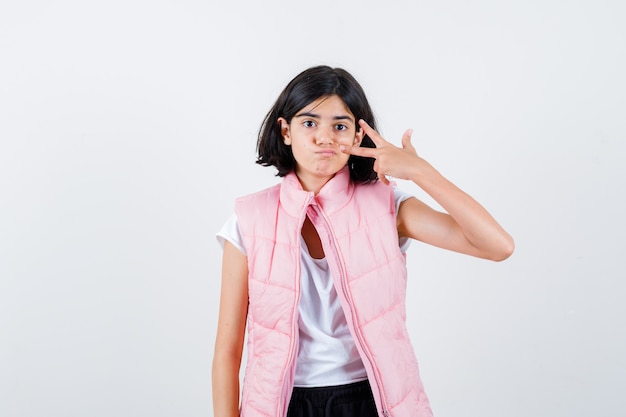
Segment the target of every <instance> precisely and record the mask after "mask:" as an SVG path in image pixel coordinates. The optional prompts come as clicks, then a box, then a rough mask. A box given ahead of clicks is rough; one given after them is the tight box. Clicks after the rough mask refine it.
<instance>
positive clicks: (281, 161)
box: [256, 65, 378, 183]
mask: <svg viewBox="0 0 626 417" xmlns="http://www.w3.org/2000/svg"><path fill="white" fill-rule="evenodd" d="M333 95H336V96H338V97H339V98H341V99H342V100H343V102H344V103H345V105H346V107H347V108H348V110H350V112H351V113H352V115H354V117H355V122H358V121H359V120H360V119H363V120H365V121H366V122H367V123H368V124H369V125H370V126H371V127H372V129H376V121H375V119H374V113H373V112H372V109H371V107H370V105H369V103H368V101H367V98H366V97H365V92H364V91H363V88H362V87H361V85H360V84H359V83H358V82H357V81H356V80H355V79H354V77H353V76H352V75H350V74H349V73H348V72H347V71H346V70H344V69H341V68H331V67H328V66H325V65H322V66H316V67H311V68H309V69H307V70H304V71H303V72H301V73H300V74H299V75H297V76H296V77H295V78H294V79H293V80H291V81H290V82H289V84H287V87H285V89H284V90H283V91H282V93H280V96H278V99H277V100H276V103H274V105H273V106H272V108H271V110H270V111H269V113H267V116H265V120H264V121H263V124H262V125H261V129H260V130H259V139H258V142H257V154H258V157H257V160H256V163H257V164H260V165H263V166H272V165H273V166H275V167H276V169H277V170H278V173H277V174H276V175H277V176H279V177H284V176H285V175H287V174H289V173H290V172H291V171H293V170H294V169H295V168H296V161H295V159H294V157H293V153H292V151H291V146H288V145H285V143H284V142H283V136H282V134H281V131H280V124H279V123H278V118H279V117H283V118H285V120H287V122H288V123H291V119H292V118H293V117H294V116H295V115H296V114H297V113H298V111H300V110H301V109H303V108H304V107H305V106H307V105H309V104H310V103H312V102H313V101H315V100H317V99H319V98H321V97H328V96H333ZM356 129H357V132H358V131H359V129H360V127H359V125H358V123H357V125H356ZM360 146H361V147H366V148H375V147H376V145H374V142H373V141H372V139H370V138H369V137H368V136H367V135H365V136H364V137H363V140H362V141H361V145H360ZM348 167H349V169H350V178H351V179H352V181H354V182H357V183H366V182H370V181H375V180H377V179H378V175H377V174H376V171H374V159H373V158H365V157H360V156H356V155H350V158H349V159H348Z"/></svg>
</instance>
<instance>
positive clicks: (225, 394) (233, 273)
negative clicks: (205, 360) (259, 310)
mask: <svg viewBox="0 0 626 417" xmlns="http://www.w3.org/2000/svg"><path fill="white" fill-rule="evenodd" d="M247 315H248V262H247V258H246V256H245V255H244V254H242V253H241V252H239V250H238V249H237V248H235V246H233V245H232V244H231V243H230V242H228V241H227V242H226V243H225V244H224V255H223V257H222V290H221V295H220V310H219V319H218V324H217V337H216V339H215V354H214V356H213V412H214V416H215V417H238V416H239V368H240V366H241V355H242V351H243V343H244V333H245V329H246V318H247Z"/></svg>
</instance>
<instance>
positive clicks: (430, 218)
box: [397, 197, 486, 258]
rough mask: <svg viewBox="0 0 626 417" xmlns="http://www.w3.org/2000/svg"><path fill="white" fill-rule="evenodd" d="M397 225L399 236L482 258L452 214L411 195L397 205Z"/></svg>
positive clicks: (480, 252)
mask: <svg viewBox="0 0 626 417" xmlns="http://www.w3.org/2000/svg"><path fill="white" fill-rule="evenodd" d="M397 227H398V235H399V236H400V237H409V238H412V239H415V240H419V241H421V242H424V243H428V244H430V245H433V246H437V247H439V248H443V249H448V250H452V251H455V252H460V253H464V254H467V255H472V256H478V257H481V258H484V257H486V254H484V253H483V252H482V251H481V250H479V249H478V248H477V247H475V246H474V245H472V243H471V242H470V241H469V240H468V239H467V237H466V236H465V234H463V231H462V230H461V227H460V226H459V225H458V224H457V222H456V221H455V220H454V219H453V218H452V216H450V215H449V214H447V213H442V212H440V211H437V210H434V209H433V208H432V207H430V206H428V205H427V204H425V203H423V202H422V201H420V200H418V199H417V198H415V197H412V198H409V199H407V200H405V201H403V202H402V203H401V204H400V208H399V209H398V214H397Z"/></svg>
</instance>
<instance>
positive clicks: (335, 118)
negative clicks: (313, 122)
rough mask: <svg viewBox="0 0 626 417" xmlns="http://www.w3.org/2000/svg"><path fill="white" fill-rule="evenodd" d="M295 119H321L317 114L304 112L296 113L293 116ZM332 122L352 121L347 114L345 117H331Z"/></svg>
mask: <svg viewBox="0 0 626 417" xmlns="http://www.w3.org/2000/svg"><path fill="white" fill-rule="evenodd" d="M295 117H312V118H314V119H321V117H320V115H319V114H315V113H310V112H304V113H298V114H296V115H295ZM333 120H349V121H351V122H354V119H353V118H352V117H350V116H348V115H347V114H345V115H343V114H342V115H339V116H335V117H333Z"/></svg>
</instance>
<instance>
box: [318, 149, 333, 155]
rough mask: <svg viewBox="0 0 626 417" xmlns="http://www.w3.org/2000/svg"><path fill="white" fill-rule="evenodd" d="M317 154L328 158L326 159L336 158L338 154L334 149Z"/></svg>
mask: <svg viewBox="0 0 626 417" xmlns="http://www.w3.org/2000/svg"><path fill="white" fill-rule="evenodd" d="M315 153H316V154H318V155H320V156H326V157H330V156H334V155H336V154H337V152H335V151H333V150H332V149H324V150H323V151H317V152H315Z"/></svg>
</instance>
